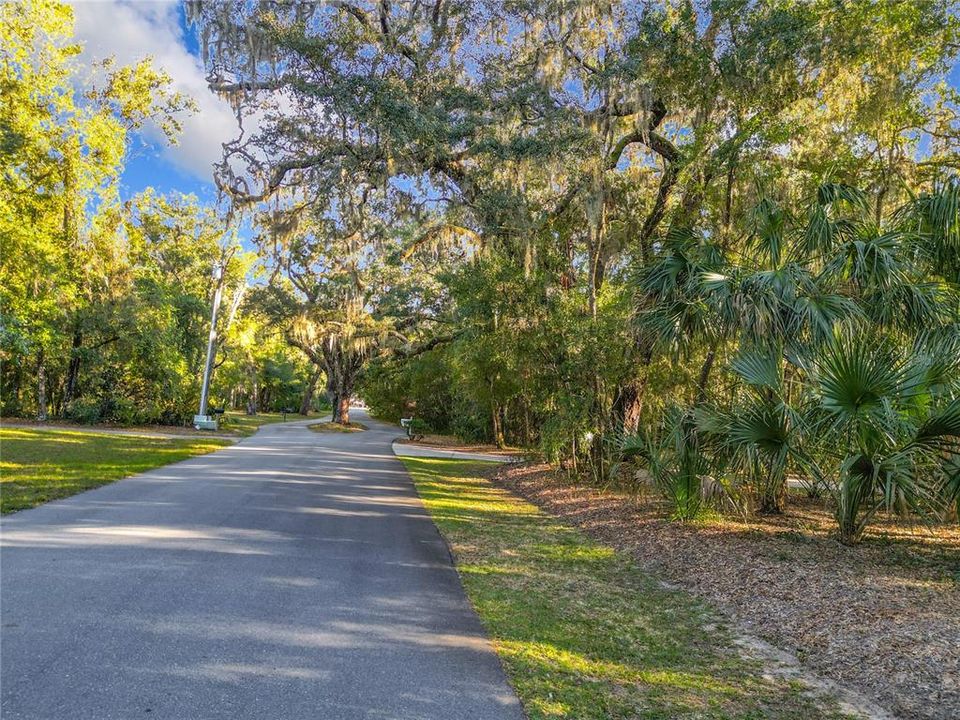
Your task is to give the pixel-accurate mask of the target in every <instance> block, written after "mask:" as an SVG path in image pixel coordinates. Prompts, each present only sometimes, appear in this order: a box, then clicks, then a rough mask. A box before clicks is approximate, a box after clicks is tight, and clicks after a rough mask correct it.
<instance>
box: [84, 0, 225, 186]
mask: <svg viewBox="0 0 960 720" xmlns="http://www.w3.org/2000/svg"><path fill="white" fill-rule="evenodd" d="M72 4H73V7H74V12H75V15H76V36H77V40H79V41H80V42H82V43H83V44H84V52H83V55H82V56H81V59H82V61H84V62H94V61H96V60H102V59H103V58H105V57H108V56H111V55H112V56H114V57H115V58H116V59H117V61H118V62H119V63H120V64H130V63H134V62H137V61H138V60H140V59H142V58H143V57H145V56H147V55H149V56H150V57H152V58H153V61H154V64H155V65H156V66H157V67H159V68H163V69H164V70H165V71H166V72H167V74H168V75H170V77H171V78H172V79H173V84H174V88H175V89H176V90H177V91H179V92H181V93H183V94H184V95H188V96H190V97H192V98H193V99H194V101H195V102H196V104H197V107H198V110H199V111H198V112H197V113H196V114H195V115H191V116H189V117H185V118H183V133H182V135H181V136H180V142H179V144H178V145H175V146H172V147H165V148H164V149H163V150H162V152H163V155H164V157H166V158H167V159H169V160H170V161H171V162H172V163H173V164H174V165H176V166H177V167H179V168H181V169H182V170H185V171H186V172H188V173H190V174H191V175H194V176H196V177H197V178H199V179H201V180H205V181H207V182H210V181H211V179H212V165H213V163H214V162H215V161H217V160H219V159H220V153H221V144H222V143H224V142H226V141H227V140H230V139H232V138H234V137H236V135H237V134H238V128H237V120H236V117H235V115H234V113H233V111H232V109H231V108H230V106H229V104H227V103H226V102H225V101H223V100H221V99H220V98H218V97H216V96H215V95H213V93H211V92H210V90H209V89H208V88H207V82H206V80H205V77H204V76H205V74H204V70H203V67H202V65H201V62H200V59H199V58H197V57H195V56H194V55H191V54H190V52H189V51H188V50H187V47H186V44H185V41H184V37H183V32H182V30H181V27H180V23H179V16H178V12H177V3H176V2H173V1H170V0H154V1H150V2H143V1H141V2H122V1H121V0H97V1H96V2H80V1H75V2H73V3H72ZM145 134H146V135H147V137H148V138H150V139H151V140H155V141H157V142H158V144H160V145H162V144H163V141H162V135H161V133H160V131H159V130H158V129H157V128H146V129H145Z"/></svg>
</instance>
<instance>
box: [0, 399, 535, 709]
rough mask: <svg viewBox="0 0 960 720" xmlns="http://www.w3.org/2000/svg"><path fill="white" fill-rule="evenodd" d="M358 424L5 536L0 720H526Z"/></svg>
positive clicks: (382, 435)
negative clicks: (356, 430) (355, 429)
mask: <svg viewBox="0 0 960 720" xmlns="http://www.w3.org/2000/svg"><path fill="white" fill-rule="evenodd" d="M360 419H362V420H363V421H364V422H366V423H368V424H370V426H371V429H370V430H369V431H367V432H364V433H354V434H326V433H314V432H312V431H310V430H307V429H306V428H305V427H303V424H301V423H288V424H277V425H268V426H266V427H264V428H263V429H262V430H260V432H259V433H257V434H256V435H255V436H253V437H251V438H248V439H246V440H243V441H242V442H240V443H238V444H237V445H234V446H232V447H229V448H226V449H224V450H221V451H220V452H218V453H215V454H213V455H207V456H204V457H199V458H195V459H193V460H188V461H186V462H182V463H178V464H176V465H171V466H167V467H166V468H160V469H158V470H154V471H152V472H149V473H145V474H143V475H140V476H137V477H134V478H130V479H128V480H123V481H120V482H118V483H115V484H113V485H108V486H106V487H103V488H100V489H97V490H92V491H90V492H87V493H83V494H81V495H76V496H74V497H72V498H68V499H66V500H62V501H58V502H53V503H49V504H48V505H46V506H43V507H40V508H37V509H34V510H27V511H24V512H21V513H17V514H16V515H13V516H8V517H7V518H5V519H4V520H3V521H2V523H0V528H2V545H3V547H2V556H0V573H2V575H0V590H2V598H0V601H2V606H0V623H2V632H0V642H2V645H0V671H2V672H0V674H2V677H0V692H2V697H0V716H2V718H3V720H14V719H15V718H29V719H30V720H46V719H47V718H51V719H53V718H57V719H60V718H63V719H64V720H84V719H88V718H89V719H91V720H109V719H110V718H121V719H122V720H131V719H133V718H156V719H161V718H173V719H177V720H179V719H183V720H207V719H211V720H212V719H215V718H230V719H231V720H239V719H241V718H257V719H258V720H260V719H263V720H283V719H285V718H311V719H316V720H338V719H340V718H370V719H376V720H381V719H385V718H411V719H413V718H417V719H421V718H422V719H427V718H437V719H442V720H461V719H462V720H468V719H471V718H478V719H483V720H486V719H488V718H490V719H493V718H503V719H508V720H520V718H522V712H521V710H520V706H519V703H518V702H517V700H516V697H515V696H514V694H513V692H512V691H511V690H510V688H509V686H508V684H507V682H506V680H505V678H504V675H503V673H502V671H501V669H500V665H499V662H498V660H497V658H496V655H495V654H494V653H493V651H492V649H491V648H490V646H489V644H488V642H487V640H486V639H485V637H484V634H483V630H482V628H481V626H480V623H479V621H478V619H477V617H476V615H475V614H474V613H473V611H472V610H471V608H470V606H469V604H468V603H467V600H466V598H465V597H464V594H463V591H462V588H461V586H460V583H459V579H458V578H457V575H456V572H455V571H454V570H453V568H452V566H451V564H450V558H449V555H448V553H447V550H446V546H445V545H444V543H443V540H442V539H441V538H440V536H439V535H438V533H437V531H436V528H435V527H434V525H433V523H432V522H431V521H430V519H429V517H428V516H427V515H426V512H425V511H424V509H423V506H422V505H421V503H420V501H419V499H418V497H417V495H416V492H415V490H414V488H413V486H412V484H411V482H410V480H409V478H408V477H407V475H406V473H405V471H404V469H403V466H402V465H401V464H400V462H399V461H398V460H397V459H396V458H395V457H394V456H393V455H392V453H391V450H390V441H391V440H392V439H393V438H394V437H396V435H397V431H396V429H394V428H390V427H388V426H386V425H380V424H377V423H374V422H371V421H369V420H368V419H366V418H363V417H361V418H360Z"/></svg>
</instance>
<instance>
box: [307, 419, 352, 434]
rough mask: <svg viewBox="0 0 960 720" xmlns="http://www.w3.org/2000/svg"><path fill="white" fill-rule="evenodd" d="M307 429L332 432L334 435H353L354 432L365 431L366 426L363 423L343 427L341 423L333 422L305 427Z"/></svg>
mask: <svg viewBox="0 0 960 720" xmlns="http://www.w3.org/2000/svg"><path fill="white" fill-rule="evenodd" d="M307 427H308V428H310V429H311V430H313V431H314V432H320V433H324V432H334V433H354V432H363V431H364V430H366V429H367V426H366V425H364V424H363V423H358V422H352V423H348V424H347V425H344V424H343V423H335V422H319V423H314V424H313V425H307Z"/></svg>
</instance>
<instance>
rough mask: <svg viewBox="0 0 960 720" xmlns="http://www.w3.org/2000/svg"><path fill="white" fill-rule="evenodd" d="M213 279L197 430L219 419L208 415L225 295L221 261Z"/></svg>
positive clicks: (213, 425)
mask: <svg viewBox="0 0 960 720" xmlns="http://www.w3.org/2000/svg"><path fill="white" fill-rule="evenodd" d="M213 279H214V282H216V287H215V289H214V291H213V312H212V313H211V316H210V337H209V339H208V340H207V362H206V363H205V364H204V367H203V386H202V387H201V389H200V412H199V414H197V415H194V416H193V426H194V427H195V428H196V429H197V430H216V429H217V421H216V420H215V419H214V418H212V417H210V416H209V415H207V400H208V399H209V398H208V396H209V394H210V375H211V374H212V373H213V358H214V354H215V352H216V346H217V313H218V312H219V311H220V299H221V297H222V296H223V266H222V265H221V264H220V263H219V262H218V263H217V264H216V265H214V266H213Z"/></svg>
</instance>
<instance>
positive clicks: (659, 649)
mask: <svg viewBox="0 0 960 720" xmlns="http://www.w3.org/2000/svg"><path fill="white" fill-rule="evenodd" d="M401 459H402V460H403V462H404V464H405V465H406V466H407V469H408V470H409V471H410V473H411V475H412V477H413V479H414V482H415V484H416V486H417V490H418V491H419V493H420V496H421V497H422V498H423V501H424V504H425V505H426V507H427V510H428V511H429V512H430V514H431V516H432V517H433V519H434V521H435V522H436V524H437V526H438V527H439V528H440V531H441V532H442V534H443V535H444V537H445V538H446V539H447V541H448V542H449V543H450V545H451V547H452V549H453V551H454V554H455V556H456V559H457V568H458V570H459V572H460V575H461V578H462V579H463V584H464V587H465V588H466V591H467V594H468V596H469V597H470V600H471V602H472V603H473V604H474V607H476V609H477V612H478V613H479V615H480V618H481V619H482V621H483V623H484V625H485V626H486V628H487V630H488V632H489V633H490V635H491V637H492V638H493V641H494V645H495V647H496V649H497V652H498V653H499V655H500V658H501V660H502V661H503V664H504V667H505V668H506V670H507V673H508V675H509V676H510V678H511V681H512V682H513V684H514V687H515V688H516V690H517V694H518V695H519V697H520V699H521V701H522V702H523V705H524V707H525V709H526V711H527V713H528V715H529V717H530V718H532V719H537V718H560V717H563V718H578V719H583V720H586V719H588V718H595V719H597V720H600V719H601V718H604V719H606V718H610V719H614V718H663V719H666V718H715V719H717V720H719V719H720V718H757V719H759V718H773V719H775V720H786V719H795V720H808V719H809V718H840V717H844V715H843V714H841V713H840V712H839V711H838V710H837V709H836V707H835V704H834V703H833V702H832V701H830V700H828V699H824V698H820V699H816V700H815V699H814V698H812V697H810V696H808V695H807V694H806V693H805V691H804V689H803V688H802V687H801V686H799V685H797V684H795V683H792V682H788V681H786V680H780V679H770V678H765V677H764V676H763V674H762V671H761V668H760V667H759V665H758V664H757V663H754V662H752V661H750V660H747V659H744V658H743V657H741V656H740V655H739V654H738V653H737V651H736V646H735V644H734V640H733V637H732V635H731V633H730V632H729V631H728V630H727V629H726V628H725V627H724V626H723V623H722V622H721V621H720V620H719V618H718V617H717V616H716V615H714V614H713V613H712V612H711V611H710V610H709V609H708V608H707V607H706V606H705V605H704V604H703V603H702V602H700V601H699V600H697V599H696V598H694V597H693V596H691V595H689V594H687V593H684V592H680V591H672V590H667V589H664V588H663V587H662V586H660V585H659V584H658V583H657V582H656V581H655V579H654V578H652V577H651V576H650V575H649V574H647V573H645V572H644V571H642V570H640V569H639V568H637V567H635V566H634V565H632V564H631V562H630V560H629V558H628V557H627V556H625V555H621V554H617V553H616V552H614V551H613V550H612V549H611V548H609V547H606V546H604V545H601V544H599V543H596V542H594V541H592V540H590V539H589V538H587V537H586V536H585V535H583V534H582V533H581V532H579V531H577V530H575V529H573V528H571V527H569V526H567V525H564V524H563V523H561V522H560V521H558V520H557V519H556V518H553V517H550V516H548V515H545V514H543V513H541V512H540V511H539V510H537V508H536V507H535V506H533V505H531V504H530V503H528V502H525V501H524V500H521V499H519V498H517V497H516V496H514V495H512V494H510V493H508V492H506V491H504V490H501V489H499V488H497V487H496V486H494V485H493V484H491V483H490V482H489V481H488V480H486V479H484V478H483V477H482V475H483V473H484V472H486V470H487V465H488V464H487V463H476V462H470V461H462V460H439V459H432V458H429V459H428V458H401Z"/></svg>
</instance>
